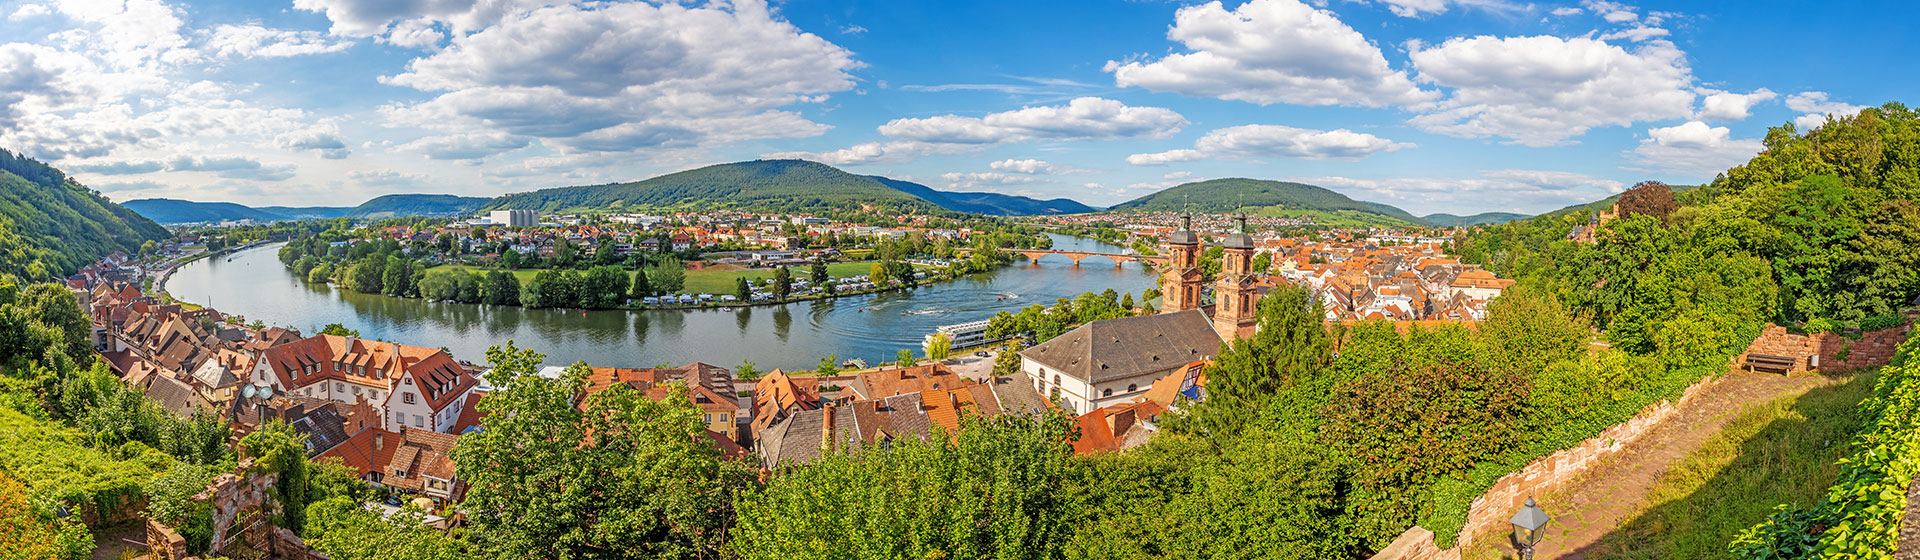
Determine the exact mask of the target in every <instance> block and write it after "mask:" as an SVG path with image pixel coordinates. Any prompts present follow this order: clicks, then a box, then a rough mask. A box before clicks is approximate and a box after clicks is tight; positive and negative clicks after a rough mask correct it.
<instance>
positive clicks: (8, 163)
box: [0, 149, 167, 280]
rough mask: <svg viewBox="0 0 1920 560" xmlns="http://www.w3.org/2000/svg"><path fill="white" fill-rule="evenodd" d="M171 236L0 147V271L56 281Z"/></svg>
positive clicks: (55, 172)
mask: <svg viewBox="0 0 1920 560" xmlns="http://www.w3.org/2000/svg"><path fill="white" fill-rule="evenodd" d="M166 237H167V230H166V229H165V228H162V227H160V224H156V223H154V222H153V220H149V219H146V218H144V217H141V216H140V215H139V214H135V213H134V212H133V211H130V210H127V209H126V208H122V207H120V205H118V204H114V203H113V202H111V201H108V200H107V199H106V198H105V197H102V196H100V194H99V193H95V192H93V191H92V190H90V189H88V188H86V187H83V186H80V185H79V184H76V183H74V182H73V181H72V180H70V179H68V178H67V174H66V173H62V172H61V171H60V170H58V169H54V168H52V167H49V166H47V165H46V164H44V163H40V162H39V161H35V160H33V159H31V158H27V157H23V156H20V155H16V154H14V153H13V152H10V151H7V150H5V149H0V274H12V275H15V276H19V277H22V278H25V279H28V280H52V279H57V278H61V277H65V276H67V275H70V274H73V273H74V271H77V270H79V269H80V267H82V266H86V265H87V264H88V263H92V262H94V261H97V260H100V258H101V257H103V256H106V255H107V254H108V253H112V252H114V251H126V252H127V253H128V254H133V253H137V252H139V250H140V245H141V244H142V243H145V242H147V241H159V240H162V239H165V238H166Z"/></svg>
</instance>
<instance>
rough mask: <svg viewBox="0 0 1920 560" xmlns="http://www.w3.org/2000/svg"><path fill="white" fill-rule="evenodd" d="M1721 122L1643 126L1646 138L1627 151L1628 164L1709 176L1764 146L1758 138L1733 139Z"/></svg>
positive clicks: (1746, 158)
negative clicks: (1645, 127)
mask: <svg viewBox="0 0 1920 560" xmlns="http://www.w3.org/2000/svg"><path fill="white" fill-rule="evenodd" d="M1732 136H1733V134H1732V131H1731V130H1729V129H1727V127H1724V126H1708V125H1707V123H1704V122H1700V121H1688V122H1686V123H1684V124H1680V125H1677V126H1670V127H1665V128H1654V129H1648V130H1647V138H1646V139H1645V140H1641V141H1640V145H1639V146H1636V147H1634V149H1633V150H1632V151H1631V152H1629V153H1628V159H1629V162H1630V164H1631V165H1633V166H1635V167H1637V168H1640V169H1646V170H1657V171H1668V172H1674V173H1684V174H1688V175H1689V176H1692V177H1699V178H1709V177H1712V176H1713V175H1715V174H1717V173H1719V172H1721V171H1725V170H1727V169H1728V168H1731V167H1733V166H1736V165H1740V164H1742V163H1746V162H1747V160H1748V159H1752V158H1753V156H1754V154H1758V153H1760V150H1762V149H1765V146H1763V145H1761V143H1760V140H1758V139H1751V140H1737V139H1734V138H1733V137H1732Z"/></svg>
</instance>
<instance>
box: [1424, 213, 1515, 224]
mask: <svg viewBox="0 0 1920 560" xmlns="http://www.w3.org/2000/svg"><path fill="white" fill-rule="evenodd" d="M1526 217H1527V215H1526V214H1515V213H1512V212H1483V213H1479V214H1474V215H1472V216H1456V215H1453V214H1427V215H1425V216H1421V217H1420V219H1422V220H1426V221H1427V223H1430V224H1433V225H1434V226H1435V227H1465V226H1490V225H1494V224H1504V223H1507V222H1511V221H1514V220H1518V219H1522V218H1526Z"/></svg>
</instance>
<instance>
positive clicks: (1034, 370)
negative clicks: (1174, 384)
mask: <svg viewBox="0 0 1920 560" xmlns="http://www.w3.org/2000/svg"><path fill="white" fill-rule="evenodd" d="M1219 351H1220V335H1219V333H1218V332H1216V331H1215V330H1214V328H1213V323H1212V322H1210V321H1208V320H1207V316H1206V315H1205V314H1202V313H1201V312H1200V310H1198V309H1192V310H1187V311H1181V312H1178V313H1162V314H1156V315H1143V316H1139V317H1122V318H1119V319H1107V320H1103V321H1094V322H1092V323H1087V324H1085V325H1081V326H1080V328H1077V329H1073V330H1071V331H1068V332H1067V333H1066V334H1063V335H1060V336H1058V337H1054V339H1053V340H1048V341H1046V342H1043V343H1040V344H1039V345H1037V346H1034V347H1032V348H1028V349H1026V350H1022V351H1021V352H1020V371H1021V372H1022V373H1024V374H1025V375H1026V378H1027V382H1028V383H1032V384H1033V388H1034V390H1035V391H1037V392H1039V393H1040V394H1041V395H1044V396H1046V397H1047V399H1048V400H1051V401H1053V403H1054V404H1056V405H1059V406H1060V408H1062V409H1065V410H1070V411H1073V413H1074V414H1076V415H1079V414H1086V413H1088V412H1092V411H1094V410H1095V409H1100V408H1106V407H1107V406H1110V405H1115V404H1121V403H1129V402H1133V401H1135V400H1138V399H1139V398H1140V397H1141V396H1143V395H1145V394H1146V392H1147V389H1150V388H1152V387H1153V382H1154V381H1156V380H1158V379H1160V378H1162V377H1166V376H1167V375H1168V374H1170V373H1173V371H1174V370H1176V369H1180V368H1184V367H1187V365H1188V364H1192V363H1194V362H1198V361H1202V360H1211V359H1213V357H1214V354H1216V353H1218V352H1219Z"/></svg>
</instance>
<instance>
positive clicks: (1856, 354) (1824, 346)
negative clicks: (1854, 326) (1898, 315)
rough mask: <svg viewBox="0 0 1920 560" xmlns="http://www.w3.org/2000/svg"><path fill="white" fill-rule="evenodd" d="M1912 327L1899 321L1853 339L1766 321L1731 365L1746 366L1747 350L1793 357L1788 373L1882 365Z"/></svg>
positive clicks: (1755, 352)
mask: <svg viewBox="0 0 1920 560" xmlns="http://www.w3.org/2000/svg"><path fill="white" fill-rule="evenodd" d="M1911 328H1912V327H1911V326H1910V325H1902V326H1898V327H1894V328H1891V329H1880V330H1877V331H1869V332H1864V333H1860V335H1859V336H1860V338H1859V339H1858V340H1855V339H1853V338H1849V337H1847V336H1845V335H1841V334H1839V333H1817V334H1811V335H1806V334H1792V333H1789V332H1787V328H1786V327H1781V326H1777V325H1767V328H1766V330H1764V331H1762V332H1761V333H1760V337H1759V338H1756V339H1754V340H1753V345H1752V346H1748V347H1747V351H1746V352H1742V353H1741V354H1740V355H1739V356H1738V357H1736V358H1734V366H1735V367H1740V368H1745V367H1746V363H1747V354H1760V355H1764V356H1784V357H1788V358H1793V360H1794V362H1793V369H1792V370H1791V371H1790V372H1789V373H1800V372H1806V371H1846V370H1851V369H1860V368H1865V367H1874V366H1884V365H1887V361H1888V360H1891V359H1893V352H1894V350H1896V349H1898V348H1899V347H1900V343H1901V342H1905V341H1906V340H1907V331H1908V330H1910V329H1911ZM1843 354H1844V355H1845V356H1844V359H1843V357H1842V355H1843ZM1812 356H1819V357H1820V359H1819V366H1818V367H1814V365H1813V363H1814V361H1813V360H1810V359H1808V358H1810V357H1812Z"/></svg>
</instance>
